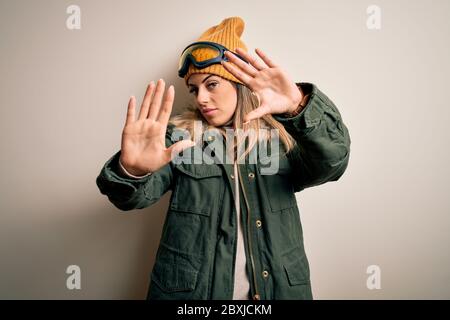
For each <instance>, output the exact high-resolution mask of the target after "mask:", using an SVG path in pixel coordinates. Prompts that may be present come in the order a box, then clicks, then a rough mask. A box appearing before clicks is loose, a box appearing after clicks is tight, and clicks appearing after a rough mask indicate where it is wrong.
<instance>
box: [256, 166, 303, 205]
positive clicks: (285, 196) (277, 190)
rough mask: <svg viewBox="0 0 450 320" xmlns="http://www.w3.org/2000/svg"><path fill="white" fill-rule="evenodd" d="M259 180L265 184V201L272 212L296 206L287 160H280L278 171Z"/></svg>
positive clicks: (262, 176) (290, 171)
mask: <svg viewBox="0 0 450 320" xmlns="http://www.w3.org/2000/svg"><path fill="white" fill-rule="evenodd" d="M260 170H261V169H260ZM261 178H262V180H263V181H264V184H265V188H266V191H267V199H268V201H269V204H270V208H271V209H272V212H277V211H281V210H283V209H288V208H292V207H293V206H295V205H296V204H297V203H296V201H295V193H294V188H293V184H292V180H291V179H292V170H291V165H290V163H289V160H288V159H287V158H285V157H281V158H280V160H279V166H278V170H277V172H276V173H275V174H272V175H261Z"/></svg>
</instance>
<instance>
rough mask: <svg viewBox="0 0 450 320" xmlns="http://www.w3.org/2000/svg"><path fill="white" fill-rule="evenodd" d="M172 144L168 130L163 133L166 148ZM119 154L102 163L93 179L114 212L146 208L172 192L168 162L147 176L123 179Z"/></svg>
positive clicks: (170, 163)
mask: <svg viewBox="0 0 450 320" xmlns="http://www.w3.org/2000/svg"><path fill="white" fill-rule="evenodd" d="M172 143H173V142H172V141H171V139H170V132H169V130H168V133H166V147H168V146H170V145H171V144H172ZM120 154H121V151H120V150H119V151H118V152H116V153H115V154H114V155H113V156H112V157H111V158H110V159H109V160H108V161H107V162H106V163H105V164H104V166H103V168H102V169H101V171H100V174H99V175H98V176H97V179H96V184H97V187H98V188H99V190H100V193H101V194H104V195H106V196H107V197H108V199H109V201H110V202H111V203H112V204H114V205H115V206H116V207H117V208H118V209H120V210H123V211H129V210H133V209H143V208H146V207H148V206H150V205H152V204H153V203H155V202H156V201H158V200H159V199H160V198H161V196H162V195H164V194H165V193H166V192H167V191H169V190H170V189H172V184H173V168H172V162H169V163H168V164H166V165H165V166H164V167H162V168H161V169H159V170H158V171H155V172H153V173H152V174H151V175H149V176H146V177H144V178H141V179H135V178H131V177H124V175H123V174H122V173H121V171H120V168H119V158H120Z"/></svg>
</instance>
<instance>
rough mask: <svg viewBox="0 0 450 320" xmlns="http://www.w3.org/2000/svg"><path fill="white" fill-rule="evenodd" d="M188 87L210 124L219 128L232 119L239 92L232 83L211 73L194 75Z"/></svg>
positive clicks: (190, 78)
mask: <svg viewBox="0 0 450 320" xmlns="http://www.w3.org/2000/svg"><path fill="white" fill-rule="evenodd" d="M188 87H189V92H191V93H192V94H194V96H195V98H196V102H197V108H198V109H199V110H200V112H201V113H202V115H203V117H204V118H205V119H206V121H208V123H209V124H211V125H213V126H216V127H219V126H222V125H224V124H225V123H227V122H228V121H230V120H231V119H232V117H233V115H234V112H235V111H236V106H237V90H236V85H235V84H234V83H233V82H232V81H228V80H226V79H224V78H222V77H220V76H217V75H214V74H210V73H194V74H193V75H191V76H190V77H189V80H188Z"/></svg>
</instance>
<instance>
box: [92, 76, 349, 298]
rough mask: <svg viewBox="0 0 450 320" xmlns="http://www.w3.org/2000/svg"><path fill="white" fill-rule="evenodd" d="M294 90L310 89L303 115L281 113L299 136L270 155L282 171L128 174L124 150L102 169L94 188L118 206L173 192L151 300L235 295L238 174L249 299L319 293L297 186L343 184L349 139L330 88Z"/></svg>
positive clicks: (182, 167)
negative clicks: (121, 169)
mask: <svg viewBox="0 0 450 320" xmlns="http://www.w3.org/2000/svg"><path fill="white" fill-rule="evenodd" d="M297 86H301V88H302V90H303V92H304V93H305V94H308V93H310V94H311V95H310V98H309V101H308V104H307V105H306V107H305V108H304V109H303V110H302V111H301V113H300V114H298V115H297V116H295V117H292V118H284V117H283V116H281V115H274V117H275V119H276V120H277V121H279V122H280V123H281V124H282V125H283V126H284V127H285V128H286V130H287V131H288V132H289V133H290V134H291V135H292V136H293V138H294V139H295V140H296V142H297V146H296V147H295V148H294V149H293V150H292V151H291V152H289V153H288V154H287V155H284V154H283V152H279V153H278V154H271V156H278V157H279V158H278V159H279V170H278V172H277V173H276V174H272V175H267V174H261V166H260V164H259V163H256V164H251V163H247V162H246V163H242V164H239V167H238V168H239V170H238V172H239V177H235V176H234V174H233V173H234V172H233V164H226V163H225V164H219V163H214V164H205V163H202V164H186V163H181V164H174V162H170V163H169V164H167V165H166V166H164V167H163V168H161V169H160V170H158V171H156V172H154V173H153V174H152V175H150V176H148V177H145V178H142V179H133V178H126V177H124V176H123V175H122V174H120V172H119V167H118V159H119V157H120V151H118V152H117V153H116V154H115V155H114V156H112V157H111V158H110V159H109V160H108V161H107V162H106V164H105V165H104V167H103V168H102V169H101V172H100V174H99V175H98V177H97V179H96V183H97V186H98V188H99V189H100V192H101V193H102V194H104V195H107V196H108V199H109V200H110V201H111V202H112V203H113V204H114V205H115V206H116V207H117V208H119V209H120V210H133V209H142V208H146V207H148V206H150V205H151V204H153V203H155V202H156V201H158V200H159V199H160V198H161V196H162V195H163V194H164V193H166V192H167V191H169V190H171V191H172V195H171V199H170V205H169V208H168V211H167V215H166V219H165V222H164V226H163V231H162V236H161V240H160V245H159V248H158V252H157V255H156V261H155V265H154V267H153V271H152V273H151V277H150V287H149V291H148V297H147V298H148V299H232V296H233V283H234V265H235V257H236V239H237V231H238V230H237V221H236V210H235V207H234V203H235V202H234V193H235V190H234V189H235V187H234V186H235V183H234V179H239V182H240V186H241V188H239V189H240V199H241V200H242V201H240V210H241V217H242V223H243V229H244V234H245V244H246V246H245V253H246V257H247V259H246V260H247V274H248V278H249V281H250V290H251V295H252V297H253V298H254V299H312V290H311V283H310V272H309V263H308V259H307V257H306V254H305V249H304V246H303V232H302V226H301V222H300V216H299V210H298V207H297V202H296V198H295V192H299V191H301V190H303V189H305V188H308V187H313V186H317V185H320V184H323V183H325V182H328V181H336V180H338V179H339V178H340V177H341V176H342V174H343V173H344V171H345V169H346V168H347V165H348V161H349V154H350V137H349V133H348V130H347V127H346V126H345V125H344V123H343V121H342V119H341V115H340V113H339V111H338V109H337V108H336V106H335V105H334V103H333V102H332V101H331V100H330V99H329V98H328V97H327V96H326V95H325V94H324V93H322V92H321V91H320V90H319V89H318V88H317V87H316V86H315V85H314V84H311V83H297ZM172 129H173V127H171V126H168V130H167V134H166V145H167V146H169V145H170V144H172V143H173V142H172V141H171V139H170V135H171V132H172ZM208 140H211V141H213V139H207V141H208ZM206 144H208V143H206ZM280 145H281V143H280ZM203 147H204V146H203Z"/></svg>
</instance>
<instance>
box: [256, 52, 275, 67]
mask: <svg viewBox="0 0 450 320" xmlns="http://www.w3.org/2000/svg"><path fill="white" fill-rule="evenodd" d="M255 51H256V53H257V54H258V56H260V57H261V59H263V61H264V62H265V63H266V64H267V65H268V66H269V67H270V68H276V67H278V65H277V64H276V63H275V62H273V61H272V59H270V58H269V57H268V56H267V55H266V54H265V53H264V52H262V51H261V49H259V48H256V49H255Z"/></svg>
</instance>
